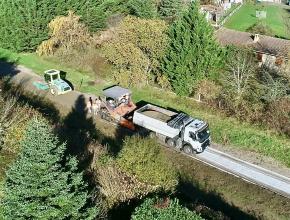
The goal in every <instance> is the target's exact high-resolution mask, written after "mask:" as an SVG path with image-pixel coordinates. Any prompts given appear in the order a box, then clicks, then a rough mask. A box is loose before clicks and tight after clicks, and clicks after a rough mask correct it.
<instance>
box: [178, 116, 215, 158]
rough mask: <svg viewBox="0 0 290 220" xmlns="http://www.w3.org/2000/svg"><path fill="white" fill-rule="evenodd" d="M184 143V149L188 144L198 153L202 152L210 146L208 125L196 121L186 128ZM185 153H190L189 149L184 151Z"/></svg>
mask: <svg viewBox="0 0 290 220" xmlns="http://www.w3.org/2000/svg"><path fill="white" fill-rule="evenodd" d="M183 142H184V143H183V147H186V144H187V143H188V144H189V145H191V146H192V148H193V149H196V151H197V152H198V153H200V152H202V151H203V150H204V149H205V148H206V147H207V146H209V145H210V132H209V128H208V124H207V123H205V122H203V121H200V120H198V119H194V120H193V121H192V122H191V123H190V124H189V125H187V126H186V127H185V128H184V134H183ZM184 151H185V152H186V151H189V149H184ZM187 153H192V152H187Z"/></svg>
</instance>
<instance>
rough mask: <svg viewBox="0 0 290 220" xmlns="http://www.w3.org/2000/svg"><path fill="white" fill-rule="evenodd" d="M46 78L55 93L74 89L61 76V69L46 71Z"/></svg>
mask: <svg viewBox="0 0 290 220" xmlns="http://www.w3.org/2000/svg"><path fill="white" fill-rule="evenodd" d="M44 80H45V82H46V83H47V84H48V86H49V88H50V92H51V94H53V95H61V94H65V93H68V92H70V91H72V88H71V87H70V85H69V84H68V83H67V82H66V81H64V80H63V79H61V78H60V71H59V70H54V69H51V70H47V71H45V72H44Z"/></svg>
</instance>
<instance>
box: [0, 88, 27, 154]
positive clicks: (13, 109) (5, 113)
mask: <svg viewBox="0 0 290 220" xmlns="http://www.w3.org/2000/svg"><path fill="white" fill-rule="evenodd" d="M2 95H3V94H0V150H1V149H2V148H5V149H6V150H8V151H12V152H14V151H15V150H17V145H18V144H17V142H16V143H15V140H14V138H18V139H21V137H22V135H23V130H21V129H19V128H20V127H22V126H24V124H23V123H24V122H25V121H26V120H28V118H29V117H30V112H31V109H30V108H29V107H27V106H26V107H21V106H19V105H18V99H17V98H15V97H12V96H8V97H6V98H5V99H4V97H3V96H2ZM12 131H13V132H12ZM11 132H12V133H11ZM13 142H14V143H15V145H16V146H15V145H13ZM10 147H11V148H10Z"/></svg>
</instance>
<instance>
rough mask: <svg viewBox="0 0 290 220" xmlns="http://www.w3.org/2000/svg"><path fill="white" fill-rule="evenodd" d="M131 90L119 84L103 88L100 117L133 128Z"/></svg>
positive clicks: (133, 106)
mask: <svg viewBox="0 0 290 220" xmlns="http://www.w3.org/2000/svg"><path fill="white" fill-rule="evenodd" d="M131 94H132V92H131V91H130V90H129V89H125V88H122V87H120V86H113V87H110V88H108V89H105V90H103V95H104V98H103V99H102V105H101V109H100V112H99V114H100V116H101V118H103V119H105V120H107V121H111V122H115V123H117V124H120V125H121V126H123V127H127V128H129V129H131V130H135V126H134V124H133V122H132V114H130V113H132V112H133V111H134V110H135V109H136V105H135V104H134V103H133V101H132V99H131Z"/></svg>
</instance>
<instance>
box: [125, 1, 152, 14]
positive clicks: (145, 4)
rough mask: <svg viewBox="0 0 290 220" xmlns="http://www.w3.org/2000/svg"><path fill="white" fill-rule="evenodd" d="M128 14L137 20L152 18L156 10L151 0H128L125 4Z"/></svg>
mask: <svg viewBox="0 0 290 220" xmlns="http://www.w3.org/2000/svg"><path fill="white" fill-rule="evenodd" d="M127 7H128V10H129V13H130V14H131V15H135V16H137V17H139V18H154V17H156V15H157V8H156V5H155V2H154V1H153V0H129V1H128V4H127Z"/></svg>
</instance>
